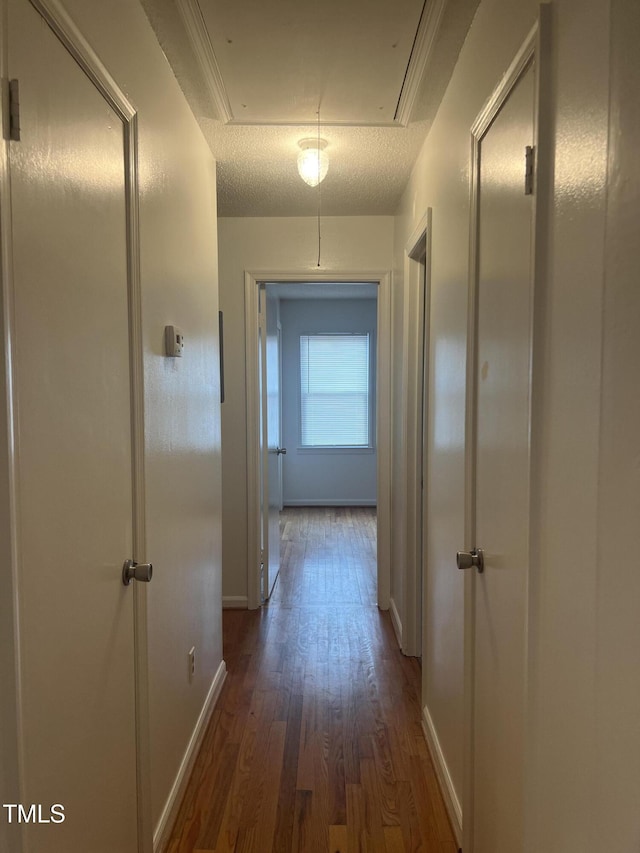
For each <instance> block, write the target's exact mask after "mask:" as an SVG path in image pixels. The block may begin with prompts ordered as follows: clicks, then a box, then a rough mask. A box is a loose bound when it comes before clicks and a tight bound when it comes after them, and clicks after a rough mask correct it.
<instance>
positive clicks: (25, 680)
mask: <svg viewBox="0 0 640 853" xmlns="http://www.w3.org/2000/svg"><path fill="white" fill-rule="evenodd" d="M9 72H10V77H11V78H16V79H17V80H18V81H19V91H20V125H21V139H20V141H12V142H11V143H10V151H9V168H10V178H11V210H12V219H11V228H12V236H13V242H12V245H13V299H14V327H13V336H14V337H13V346H14V377H15V387H14V404H15V412H16V424H17V435H16V446H17V484H16V494H17V533H16V536H17V552H18V573H19V574H18V597H19V603H18V607H19V642H20V687H21V709H22V756H23V772H24V780H23V782H24V784H23V791H24V798H25V800H26V804H27V805H30V804H40V805H41V806H42V817H43V818H45V819H46V818H49V812H50V806H51V805H52V804H60V805H61V806H63V807H64V817H65V819H64V822H63V823H55V824H54V823H49V824H45V823H42V824H32V823H29V824H26V825H25V832H26V836H27V838H28V842H29V843H28V849H29V851H30V853H70V851H80V850H83V851H91V853H115V851H118V853H133V851H135V850H137V849H138V841H137V814H136V812H137V809H136V737H135V705H134V698H135V697H134V653H133V644H134V635H133V629H134V613H133V587H132V586H124V585H123V583H122V566H123V561H124V560H125V559H127V558H131V557H132V556H133V555H132V550H133V535H132V524H133V522H132V513H133V506H132V503H133V500H132V421H131V382H130V352H129V349H130V348H129V309H128V273H127V212H126V200H125V167H124V163H125V152H124V142H123V123H122V121H121V119H120V117H119V116H118V115H117V114H116V113H115V112H114V111H113V109H112V108H111V107H110V106H109V105H108V104H107V102H106V101H105V99H104V98H103V97H102V95H101V93H100V92H99V91H98V89H97V88H96V87H95V86H94V84H93V83H92V82H91V80H90V79H89V78H88V77H87V76H86V74H85V73H84V72H83V71H82V70H81V68H80V66H79V65H78V64H77V62H76V61H75V60H74V59H73V57H72V56H71V55H70V53H69V52H68V51H67V49H66V48H65V47H64V46H63V45H62V43H61V42H60V41H59V40H58V38H57V37H56V36H55V35H54V34H53V31H52V30H51V29H50V28H49V26H48V25H47V24H46V23H45V22H44V21H43V20H42V19H41V17H40V16H39V14H38V13H36V11H34V9H33V7H32V6H31V5H30V4H29V2H27V0H10V2H9Z"/></svg>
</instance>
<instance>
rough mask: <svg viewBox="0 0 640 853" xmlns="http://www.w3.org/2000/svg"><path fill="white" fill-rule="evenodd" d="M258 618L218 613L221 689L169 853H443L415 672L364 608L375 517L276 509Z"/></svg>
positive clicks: (445, 827)
mask: <svg viewBox="0 0 640 853" xmlns="http://www.w3.org/2000/svg"><path fill="white" fill-rule="evenodd" d="M281 530H282V565H281V572H280V577H279V579H278V582H277V584H276V587H275V590H274V592H273V594H272V597H271V600H270V601H269V603H268V604H267V605H265V606H264V607H263V608H262V609H261V610H259V611H233V610H230V611H225V613H224V619H223V622H224V645H225V648H224V655H225V660H226V662H227V667H228V676H227V680H226V683H225V685H224V688H223V692H222V695H221V698H220V700H219V702H218V705H217V707H216V709H215V711H214V712H213V717H212V720H211V723H210V726H209V729H208V731H207V734H206V737H205V741H204V744H203V747H202V750H201V752H200V755H199V757H198V760H197V763H196V766H195V769H194V773H193V776H192V778H191V780H190V782H189V786H188V789H187V792H186V795H185V798H184V802H183V803H182V806H181V809H180V812H179V814H178V818H177V821H176V825H175V827H174V831H173V835H172V840H171V842H170V844H169V847H168V848H167V849H168V853H205V852H206V851H238V853H240V851H243V853H248V851H251V853H269V851H273V853H289V851H291V853H327V851H329V853H356V851H376V853H377V851H379V853H401V851H405V853H409V851H423V853H456V851H457V846H456V845H455V844H454V841H453V835H452V832H451V828H450V826H449V822H448V819H447V816H446V813H445V809H444V805H443V801H442V797H441V794H440V791H439V788H438V783H437V781H436V777H435V773H434V769H433V766H432V763H431V760H430V757H429V754H428V751H427V746H426V743H425V740H424V737H423V734H422V731H421V725H420V703H419V690H420V667H419V664H418V662H417V661H416V660H415V659H413V658H406V657H404V655H402V653H401V652H400V651H399V649H398V645H397V642H396V639H395V636H394V634H393V628H392V626H391V622H390V619H389V616H388V614H387V613H382V612H380V611H379V610H378V608H377V606H376V603H375V602H376V589H375V566H376V561H375V555H376V543H375V531H376V524H375V510H374V509H369V508H314V509H306V508H304V509H285V510H284V511H283V513H282V516H281Z"/></svg>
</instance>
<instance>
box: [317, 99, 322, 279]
mask: <svg viewBox="0 0 640 853" xmlns="http://www.w3.org/2000/svg"><path fill="white" fill-rule="evenodd" d="M318 151H320V105H318ZM321 183H322V182H321V180H320V157H318V267H319V266H320V247H321V243H322V234H321V229H320V212H321V207H322V190H321V189H320V185H321Z"/></svg>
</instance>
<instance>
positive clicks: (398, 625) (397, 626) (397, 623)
mask: <svg viewBox="0 0 640 853" xmlns="http://www.w3.org/2000/svg"><path fill="white" fill-rule="evenodd" d="M389 613H390V614H391V624H392V625H393V631H394V633H395V635H396V640H397V641H398V646H399V647H400V648H402V619H401V618H400V614H399V613H398V608H397V606H396V600H395V598H390V599H389Z"/></svg>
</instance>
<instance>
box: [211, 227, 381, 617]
mask: <svg viewBox="0 0 640 853" xmlns="http://www.w3.org/2000/svg"><path fill="white" fill-rule="evenodd" d="M218 242H219V246H220V306H221V308H222V310H223V311H224V330H225V332H224V337H225V341H224V343H225V402H224V405H223V406H222V435H223V448H224V449H223V457H222V476H223V484H224V485H223V488H224V504H223V518H222V527H223V544H222V549H223V550H222V553H223V579H222V588H223V596H224V600H225V602H227V603H229V602H233V603H235V604H242V603H243V602H246V597H247V545H246V543H247V487H246V477H247V466H246V404H245V332H244V272H245V270H254V271H268V270H271V271H275V272H280V273H282V272H286V271H288V270H290V271H299V272H308V273H309V274H317V273H318V272H322V273H325V272H326V273H327V278H328V279H330V278H332V277H335V275H337V274H338V273H340V272H348V271H356V272H358V271H363V272H364V271H368V272H372V271H374V272H375V271H385V270H389V269H390V266H391V260H392V249H393V218H392V217H389V216H351V217H327V218H325V219H323V220H322V266H321V267H320V269H318V267H317V266H316V264H317V257H318V244H317V225H316V222H315V220H314V219H313V218H311V217H299V218H264V219H263V218H246V219H239V218H221V219H219V220H218ZM338 277H339V276H338ZM275 278H276V280H277V276H276V277H275Z"/></svg>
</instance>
